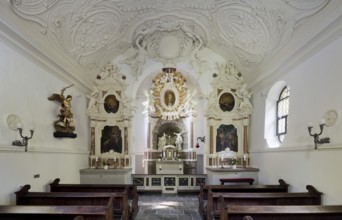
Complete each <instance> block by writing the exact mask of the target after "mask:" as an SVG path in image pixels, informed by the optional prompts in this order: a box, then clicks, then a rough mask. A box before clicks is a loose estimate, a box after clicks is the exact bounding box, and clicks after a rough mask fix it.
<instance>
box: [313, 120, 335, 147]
mask: <svg viewBox="0 0 342 220" xmlns="http://www.w3.org/2000/svg"><path fill="white" fill-rule="evenodd" d="M324 126H325V120H324V119H322V120H321V121H320V123H319V128H320V132H319V133H315V134H312V133H311V132H312V128H313V126H312V123H310V124H309V125H308V130H309V134H310V136H311V137H313V138H314V143H315V150H317V144H325V143H330V138H328V137H326V138H322V139H319V136H320V135H321V134H322V133H323V129H324Z"/></svg>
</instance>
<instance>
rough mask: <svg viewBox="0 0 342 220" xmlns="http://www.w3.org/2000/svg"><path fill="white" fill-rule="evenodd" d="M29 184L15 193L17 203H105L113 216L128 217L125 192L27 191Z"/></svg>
mask: <svg viewBox="0 0 342 220" xmlns="http://www.w3.org/2000/svg"><path fill="white" fill-rule="evenodd" d="M29 189H30V185H25V186H23V187H22V188H21V189H20V190H19V191H17V192H16V193H15V194H16V204H17V205H53V206H55V205H63V206H65V205H71V206H74V205H77V206H81V205H85V206H89V205H93V206H98V205H106V206H109V205H110V207H111V209H112V215H113V216H114V217H121V216H122V219H124V220H127V219H128V201H127V194H126V193H125V192H120V193H111V192H109V193H108V192H104V193H100V192H95V193H91V192H85V193H82V192H29Z"/></svg>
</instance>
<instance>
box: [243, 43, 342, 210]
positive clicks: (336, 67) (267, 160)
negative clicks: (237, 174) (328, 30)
mask: <svg viewBox="0 0 342 220" xmlns="http://www.w3.org/2000/svg"><path fill="white" fill-rule="evenodd" d="M341 57H342V37H340V38H338V39H337V40H335V41H334V42H332V43H331V44H330V45H328V46H327V47H325V48H324V49H322V50H321V51H319V52H318V53H317V54H315V55H314V56H312V57H311V58H309V59H308V60H306V61H305V62H303V63H302V64H300V65H299V66H298V67H297V68H295V69H293V70H292V71H290V72H289V73H287V74H286V75H284V76H283V77H281V78H279V79H278V80H279V81H280V80H282V81H285V82H286V83H287V85H288V86H289V87H290V89H291V91H290V116H289V122H288V126H289V127H288V134H287V135H286V137H285V140H284V143H283V144H282V145H281V146H280V147H279V148H277V149H269V148H268V146H267V144H266V141H265V140H264V136H265V135H264V119H265V101H266V96H267V93H268V91H269V89H270V88H271V87H272V85H273V84H274V83H276V81H274V82H273V83H271V84H269V85H267V86H265V87H264V88H262V89H260V90H258V91H255V92H254V97H253V105H254V109H253V115H252V120H251V139H250V151H251V156H252V158H251V163H252V166H254V167H258V168H260V173H259V181H260V182H261V183H276V182H277V180H278V179H279V178H283V179H284V180H285V181H287V182H288V183H289V184H290V191H305V186H306V185H308V184H311V185H313V186H315V187H316V188H317V189H318V190H319V191H321V192H323V193H324V196H323V203H324V204H341V203H342V197H341V195H342V188H341V184H340V183H341V181H342V175H341V171H340V169H341V167H342V160H341V158H342V135H341V132H342V122H341V119H338V121H337V123H336V124H335V125H334V126H332V127H326V128H325V130H324V132H323V134H322V135H321V137H330V140H331V143H330V144H324V145H319V146H318V148H319V149H318V150H314V144H313V138H312V137H310V136H309V134H308V129H307V125H308V123H309V122H313V124H314V131H317V128H318V122H319V120H320V119H321V118H322V117H323V114H324V113H325V112H326V111H328V110H330V109H335V110H336V111H337V112H338V113H339V117H341V116H342V98H341V94H342V86H341V82H342V73H341V71H342V62H341ZM265 94H266V95H265Z"/></svg>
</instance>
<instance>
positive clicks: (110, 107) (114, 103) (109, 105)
mask: <svg viewBox="0 0 342 220" xmlns="http://www.w3.org/2000/svg"><path fill="white" fill-rule="evenodd" d="M119 106H120V102H119V101H118V100H117V98H116V97H115V95H109V96H107V97H106V98H105V101H104V109H105V110H106V112H108V113H116V112H117V111H118V110H119Z"/></svg>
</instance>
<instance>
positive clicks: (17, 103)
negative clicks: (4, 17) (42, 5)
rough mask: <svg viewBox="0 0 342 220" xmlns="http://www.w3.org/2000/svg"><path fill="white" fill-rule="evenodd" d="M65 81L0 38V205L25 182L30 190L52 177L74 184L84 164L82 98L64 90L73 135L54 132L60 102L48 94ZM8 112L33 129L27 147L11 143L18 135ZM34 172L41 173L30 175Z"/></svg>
mask: <svg viewBox="0 0 342 220" xmlns="http://www.w3.org/2000/svg"><path fill="white" fill-rule="evenodd" d="M67 85H68V82H62V81H60V80H58V79H56V78H54V77H53V76H52V75H51V74H49V73H47V72H46V71H45V70H44V69H42V68H40V67H39V66H37V65H36V64H34V63H33V62H32V61H31V60H28V59H27V58H26V57H24V56H23V55H21V54H20V53H18V52H17V51H15V50H13V49H11V48H10V47H9V46H7V45H5V44H3V43H2V42H1V41H0V95H1V98H0V106H1V108H0V117H1V120H0V122H1V123H0V164H1V166H0V179H1V180H0V184H1V189H0V205H6V204H14V202H15V200H14V192H15V191H17V190H18V189H19V187H20V186H21V185H24V184H30V185H31V190H32V191H42V190H46V184H48V183H50V182H51V181H52V180H53V179H54V178H57V177H59V178H61V180H62V181H63V182H68V183H78V182H79V179H80V176H79V169H81V168H86V167H87V166H88V162H87V157H88V148H89V143H88V136H89V135H88V127H89V126H88V117H87V116H86V112H85V111H86V101H87V100H86V98H85V96H84V94H82V93H81V92H79V91H77V88H75V87H72V88H70V89H67V90H66V92H65V94H66V95H69V94H70V95H72V97H73V100H72V112H73V113H74V119H75V123H76V131H75V133H76V134H77V135H78V137H77V138H75V139H70V138H54V137H53V132H54V131H55V130H54V127H53V122H54V121H55V120H57V119H58V118H57V117H56V116H57V114H58V111H59V109H60V107H61V106H60V104H58V103H56V102H52V101H49V100H48V99H47V98H48V96H50V95H51V94H52V93H59V92H60V90H61V89H62V88H63V87H65V86H67ZM10 114H16V115H18V116H19V117H20V118H21V120H22V123H23V124H24V134H25V135H27V132H28V130H29V129H30V128H31V127H32V126H33V127H34V129H35V133H34V136H33V138H32V139H31V140H30V141H29V144H28V152H24V149H23V148H20V147H14V146H12V141H13V140H17V139H20V137H19V135H18V131H13V130H10V129H9V128H8V126H7V117H8V115H10ZM35 174H39V175H40V177H39V178H33V175H35Z"/></svg>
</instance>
